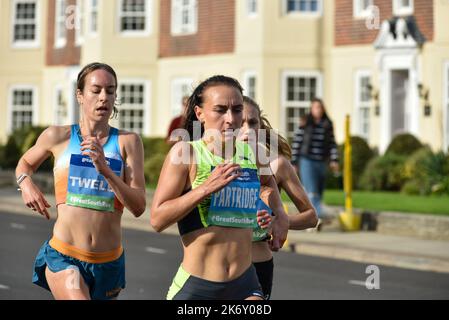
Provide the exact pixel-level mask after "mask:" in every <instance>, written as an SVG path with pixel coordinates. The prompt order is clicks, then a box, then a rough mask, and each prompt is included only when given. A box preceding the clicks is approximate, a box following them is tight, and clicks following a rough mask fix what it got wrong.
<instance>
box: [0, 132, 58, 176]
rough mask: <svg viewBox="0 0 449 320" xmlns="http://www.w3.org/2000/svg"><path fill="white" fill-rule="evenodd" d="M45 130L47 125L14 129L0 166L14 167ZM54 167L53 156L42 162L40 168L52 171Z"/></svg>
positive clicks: (5, 147)
mask: <svg viewBox="0 0 449 320" xmlns="http://www.w3.org/2000/svg"><path fill="white" fill-rule="evenodd" d="M44 130H45V127H30V126H27V127H24V128H20V129H17V130H14V131H13V133H12V134H11V135H10V136H9V137H8V140H7V142H6V145H5V146H4V150H3V156H2V157H1V159H0V161H1V162H0V167H3V168H8V169H14V168H15V167H16V166H17V163H18V162H19V159H20V158H21V157H22V155H23V154H24V153H25V152H26V151H27V150H28V149H30V148H31V147H32V146H33V145H34V144H35V143H36V141H37V139H38V137H39V135H40V134H41V133H42V132H43V131H44ZM52 168H53V158H52V157H51V158H49V159H47V160H45V161H44V162H43V163H42V164H41V166H40V167H39V170H43V171H51V170H52Z"/></svg>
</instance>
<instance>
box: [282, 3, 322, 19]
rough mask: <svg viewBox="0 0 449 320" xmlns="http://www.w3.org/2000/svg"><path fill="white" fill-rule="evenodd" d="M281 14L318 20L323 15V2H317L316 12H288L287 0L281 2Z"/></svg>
mask: <svg viewBox="0 0 449 320" xmlns="http://www.w3.org/2000/svg"><path fill="white" fill-rule="evenodd" d="M282 12H283V14H284V15H286V16H289V17H301V18H302V17H311V18H318V17H321V16H322V15H323V0H317V10H316V11H292V12H288V0H282Z"/></svg>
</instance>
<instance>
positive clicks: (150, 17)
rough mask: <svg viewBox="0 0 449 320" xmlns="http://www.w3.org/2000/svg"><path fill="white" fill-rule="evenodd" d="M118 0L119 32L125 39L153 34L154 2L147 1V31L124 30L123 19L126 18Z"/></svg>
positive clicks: (120, 0) (151, 0)
mask: <svg viewBox="0 0 449 320" xmlns="http://www.w3.org/2000/svg"><path fill="white" fill-rule="evenodd" d="M123 1H125V0H117V22H116V23H117V30H118V33H119V34H120V35H121V36H123V37H147V36H149V35H150V34H151V33H152V30H153V29H152V23H153V0H144V1H145V13H144V14H145V30H122V18H123V17H124V16H125V15H124V14H123V12H122V2H123Z"/></svg>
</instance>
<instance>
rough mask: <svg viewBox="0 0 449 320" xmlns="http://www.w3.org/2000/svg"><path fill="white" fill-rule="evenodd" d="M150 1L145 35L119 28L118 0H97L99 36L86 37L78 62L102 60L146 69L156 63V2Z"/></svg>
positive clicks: (155, 0)
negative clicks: (125, 32) (126, 31)
mask: <svg viewBox="0 0 449 320" xmlns="http://www.w3.org/2000/svg"><path fill="white" fill-rule="evenodd" d="M149 3H150V4H151V8H152V9H151V12H152V15H151V19H150V22H151V28H150V29H151V31H150V33H149V34H148V35H136V36H129V35H124V34H122V33H120V31H119V26H120V25H119V18H118V12H119V6H118V5H119V0H108V1H101V7H100V10H99V19H100V23H99V30H98V33H99V34H100V35H101V37H98V38H93V39H92V38H90V37H87V39H86V42H85V44H84V46H83V50H82V52H83V56H82V59H81V64H82V65H84V64H87V63H89V62H92V61H93V60H102V62H106V63H109V64H111V65H113V66H117V65H120V64H129V65H132V66H133V67H135V68H136V69H139V68H148V67H149V66H150V65H153V66H154V65H155V64H156V63H157V58H158V53H159V14H158V13H159V1H157V0H149Z"/></svg>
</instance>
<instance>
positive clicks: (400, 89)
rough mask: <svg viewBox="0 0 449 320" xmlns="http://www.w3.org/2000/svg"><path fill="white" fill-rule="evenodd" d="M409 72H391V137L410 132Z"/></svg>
mask: <svg viewBox="0 0 449 320" xmlns="http://www.w3.org/2000/svg"><path fill="white" fill-rule="evenodd" d="M408 95H409V80H408V70H392V71H391V95H390V97H391V109H390V110H391V136H392V138H393V137H394V136H395V135H397V134H399V133H403V132H407V131H408V130H409V116H408V115H409V112H408V100H409V99H408Z"/></svg>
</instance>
